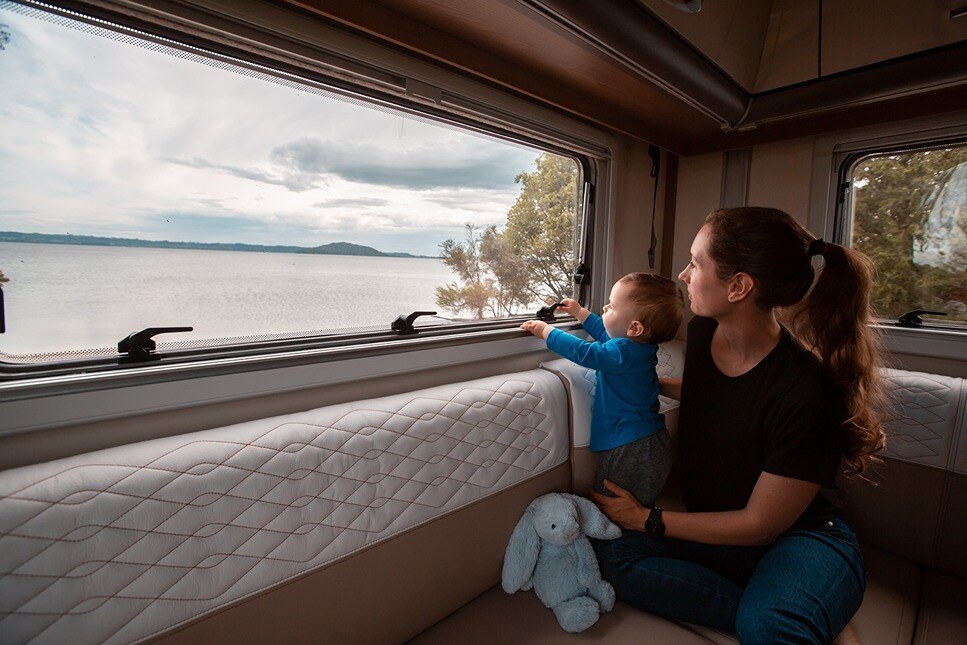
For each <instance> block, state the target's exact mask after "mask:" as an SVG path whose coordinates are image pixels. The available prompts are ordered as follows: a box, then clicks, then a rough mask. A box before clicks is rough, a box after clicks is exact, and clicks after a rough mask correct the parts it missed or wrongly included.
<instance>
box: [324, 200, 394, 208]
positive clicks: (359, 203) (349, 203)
mask: <svg viewBox="0 0 967 645" xmlns="http://www.w3.org/2000/svg"><path fill="white" fill-rule="evenodd" d="M389 204H390V201H389V200H388V199H379V198H377V197H356V198H353V197H348V198H345V199H327V200H324V201H321V202H316V203H315V204H313V205H312V206H313V208H356V207H360V208H366V207H375V206H388V205H389Z"/></svg>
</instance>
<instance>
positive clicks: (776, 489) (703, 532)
mask: <svg viewBox="0 0 967 645" xmlns="http://www.w3.org/2000/svg"><path fill="white" fill-rule="evenodd" d="M604 485H605V488H607V489H608V490H610V491H611V492H612V493H614V494H615V495H616V497H608V496H606V495H602V494H600V493H598V492H596V491H592V492H591V496H592V498H593V499H594V501H595V503H597V505H598V506H599V507H600V508H601V510H602V511H603V512H604V514H605V515H607V516H608V519H610V520H611V521H612V522H614V523H615V524H617V525H618V526H620V527H621V528H623V529H631V530H637V531H640V530H642V529H643V527H644V525H645V520H646V519H648V513H649V512H650V511H649V509H647V508H645V507H643V506H642V505H641V504H639V503H638V501H637V500H636V499H635V498H634V497H633V496H632V495H631V493H629V492H628V491H626V490H625V489H623V488H621V487H620V486H617V485H615V484H612V483H611V482H610V481H607V480H606V481H605V483H604ZM818 492H819V484H814V483H812V482H807V481H803V480H801V479H792V478H790V477H780V476H779V475H773V474H771V473H767V472H763V473H761V474H760V475H759V479H758V480H757V481H756V484H755V488H753V489H752V496H751V497H750V498H749V503H748V504H747V505H746V507H745V508H743V509H742V510H739V511H723V512H720V513H677V512H674V511H665V512H664V513H662V520H663V521H664V523H665V535H666V536H668V537H675V538H681V539H683V540H691V541H693V542H702V543H705V544H732V545H736V546H745V545H757V544H770V543H771V542H773V541H774V540H775V539H776V538H777V537H778V536H779V535H780V534H782V533H783V532H784V531H785V530H787V529H788V528H789V527H790V526H792V525H793V523H794V522H795V521H796V519H798V518H799V516H800V515H802V513H803V511H805V510H806V507H807V506H809V503H810V502H812V501H813V498H815V497H816V494H817V493H818Z"/></svg>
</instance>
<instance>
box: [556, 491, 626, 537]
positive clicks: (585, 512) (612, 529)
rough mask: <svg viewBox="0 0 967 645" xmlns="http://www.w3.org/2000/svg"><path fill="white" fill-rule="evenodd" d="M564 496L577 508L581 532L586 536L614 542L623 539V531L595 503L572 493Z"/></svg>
mask: <svg viewBox="0 0 967 645" xmlns="http://www.w3.org/2000/svg"><path fill="white" fill-rule="evenodd" d="M562 495H564V497H566V498H567V499H569V500H571V501H572V502H574V505H575V506H577V509H578V518H579V521H580V522H581V530H582V531H584V533H585V534H586V535H588V536H589V537H593V538H598V539H599V540H613V539H615V538H617V537H621V529H620V528H618V527H617V526H616V525H615V524H612V523H611V520H609V519H608V518H607V517H606V516H605V514H604V513H602V512H601V509H599V508H598V507H597V506H595V504H594V502H592V501H591V500H589V499H585V498H584V497H581V496H580V495H572V494H571V493H562Z"/></svg>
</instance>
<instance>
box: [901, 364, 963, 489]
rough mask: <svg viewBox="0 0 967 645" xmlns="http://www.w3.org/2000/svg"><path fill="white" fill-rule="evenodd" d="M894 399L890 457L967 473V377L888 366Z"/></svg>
mask: <svg viewBox="0 0 967 645" xmlns="http://www.w3.org/2000/svg"><path fill="white" fill-rule="evenodd" d="M884 376H885V377H886V379H887V381H888V383H889V387H890V394H891V397H892V399H893V405H894V408H893V414H892V415H891V417H890V418H889V419H888V420H887V423H886V428H887V445H886V450H885V451H884V453H883V454H884V456H887V457H892V458H894V459H899V460H902V461H908V462H911V463H917V464H921V465H924V466H931V467H934V468H940V469H945V470H954V471H955V472H958V473H961V474H967V430H965V426H967V421H965V416H967V414H965V411H964V406H965V404H967V393H965V390H967V381H965V380H964V379H962V378H954V377H951V376H941V375H938V374H925V373H922V372H905V371H901V370H892V369H891V370H884Z"/></svg>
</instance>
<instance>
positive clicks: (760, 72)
mask: <svg viewBox="0 0 967 645" xmlns="http://www.w3.org/2000/svg"><path fill="white" fill-rule="evenodd" d="M965 54H967V5H965V4H964V2H963V1H962V0H956V1H954V0H921V1H920V2H904V1H902V0H851V1H849V2H823V1H822V0H800V1H792V0H746V1H744V2H739V1H738V0H704V1H703V0H687V1H686V0H598V1H596V2H582V1H580V0H474V1H470V0H355V1H353V2H330V1H326V0H284V1H279V2H268V1H264V0H154V1H151V2H146V1H144V0H77V1H74V0H51V1H50V2H39V1H38V2H34V1H32V0H25V1H16V2H12V1H6V0H5V1H3V2H0V77H2V78H3V79H4V81H3V82H4V86H5V91H4V92H3V95H2V96H0V114H2V120H3V123H4V128H3V131H4V133H3V137H2V142H0V169H2V172H0V185H2V189H0V295H2V299H0V332H2V333H0V469H2V470H0V563H2V565H0V642H3V643H26V642H38V643H55V642H67V641H70V642H133V641H164V642H172V643H174V642H269V641H274V642H278V641H282V642H332V643H402V642H416V643H451V642H465V643H466V642H471V643H472V642H481V643H483V642H488V643H489V642H567V641H572V640H573V641H576V640H585V641H587V640H591V641H598V642H609V643H624V642H633V641H635V642H637V641H641V640H646V639H647V640H648V641H650V642H659V643H708V642H714V643H731V642H737V640H736V638H737V637H736V635H735V634H734V633H731V632H728V631H723V630H713V629H710V628H706V627H702V626H698V625H694V624H689V623H682V622H677V621H673V620H667V619H664V618H660V617H658V616H654V615H651V614H648V613H646V612H643V611H639V610H636V609H634V608H632V607H630V606H629V605H627V604H625V603H623V602H621V601H619V602H618V603H617V605H616V606H615V608H614V610H613V611H610V612H608V613H604V614H602V615H601V617H600V619H599V620H598V621H597V622H596V623H595V624H594V625H592V626H591V627H590V628H589V629H587V630H586V631H584V632H581V634H579V635H577V634H569V633H567V632H565V631H563V630H562V629H561V628H560V626H559V625H558V622H557V620H556V619H555V616H554V614H553V613H552V612H551V611H550V610H548V609H546V608H545V607H544V606H543V605H542V604H541V602H540V600H538V599H537V597H536V596H535V594H534V593H533V592H532V591H521V592H518V593H515V594H512V595H511V594H506V593H505V592H504V591H502V590H501V587H500V575H501V566H502V560H503V557H504V550H505V548H506V546H507V543H508V540H509V538H510V535H511V532H512V531H513V529H514V526H515V524H516V523H517V521H518V519H519V518H520V517H521V515H522V513H523V512H524V510H525V509H526V508H527V506H528V504H529V503H530V502H531V501H532V500H534V499H535V498H536V497H538V496H540V495H542V494H545V493H548V492H555V491H556V492H570V493H576V494H579V495H586V494H588V492H589V487H590V484H591V481H592V477H593V474H594V457H593V455H592V453H591V452H590V450H589V434H588V433H589V430H588V428H589V424H590V419H591V409H592V398H593V388H594V383H595V380H594V373H593V371H590V370H587V369H585V368H580V367H577V366H575V365H573V364H571V363H568V362H567V361H565V360H562V359H560V358H558V357H557V356H556V355H555V354H553V353H552V352H549V351H548V350H547V348H546V345H545V343H544V342H543V341H541V340H539V339H537V338H534V337H532V336H531V335H530V334H527V333H525V332H523V331H521V330H520V328H519V325H520V323H521V322H522V321H524V320H527V319H532V318H534V317H536V316H537V315H538V313H539V310H540V309H543V311H542V312H541V313H540V315H541V316H542V317H544V318H546V319H548V320H550V322H551V324H553V325H554V326H555V327H556V328H558V329H560V330H562V331H566V332H569V333H574V334H581V333H582V330H581V326H580V325H579V324H578V323H577V321H576V320H574V319H573V318H571V317H569V316H564V315H560V312H555V311H554V310H553V309H551V308H550V307H547V305H549V304H551V303H554V302H558V301H560V300H561V299H562V298H566V297H571V298H575V299H578V300H579V301H580V302H581V303H583V304H584V305H585V306H587V307H588V308H590V309H591V310H593V311H600V310H601V308H602V307H603V306H604V305H605V304H606V303H607V302H608V293H609V290H610V288H611V285H612V284H613V283H614V282H615V280H616V279H617V278H620V277H621V276H622V275H625V274H627V273H630V272H635V271H643V272H650V273H658V274H661V275H664V276H667V277H670V278H673V279H674V278H677V276H678V274H679V272H680V271H681V270H682V268H683V267H684V266H685V265H686V264H687V263H688V262H689V259H690V255H689V254H690V245H691V244H692V240H693V238H694V237H695V235H696V233H697V232H698V230H699V229H700V228H701V226H702V222H703V221H704V218H705V216H706V215H707V214H708V213H709V212H710V211H712V210H714V209H716V208H719V207H733V206H745V205H754V206H768V207H774V208H779V209H782V210H784V211H786V212H788V213H789V214H790V215H792V216H793V217H794V218H795V219H796V220H798V221H799V222H800V223H801V224H802V225H803V226H805V227H806V229H808V231H809V232H810V233H811V234H812V235H814V236H815V237H819V238H823V239H825V240H827V241H830V242H835V243H838V244H842V245H844V246H849V247H853V248H856V249H858V250H861V251H863V252H864V253H866V254H867V255H868V256H869V257H870V258H871V259H872V260H873V261H874V263H875V264H876V268H877V284H876V288H875V291H874V300H875V302H874V305H875V307H876V309H877V311H878V312H879V318H878V319H877V323H876V324H875V326H876V328H877V330H878V331H879V332H880V334H881V337H882V342H883V344H884V347H885V350H886V354H887V359H888V365H887V366H886V367H885V368H884V375H885V377H886V381H887V384H888V389H889V390H890V392H889V394H890V400H891V404H890V405H891V408H890V411H889V415H888V417H889V418H888V421H887V424H886V425H887V435H888V437H887V444H886V447H885V449H884V450H883V451H882V452H881V453H880V457H881V462H880V463H878V464H876V465H875V466H874V467H873V468H872V470H871V471H870V472H869V473H868V475H867V477H866V478H865V479H855V480H850V481H844V482H842V483H841V484H840V485H839V486H838V488H837V490H836V494H837V495H838V497H839V498H840V501H841V503H842V505H843V507H844V508H845V511H846V513H847V516H848V517H849V519H850V522H851V523H852V525H853V528H854V530H855V532H856V534H857V536H858V538H859V540H860V543H861V545H862V551H863V557H864V561H865V564H866V567H867V569H868V580H867V587H866V592H865V596H864V599H863V604H862V606H861V608H860V609H859V611H858V612H857V614H856V615H855V616H854V617H853V619H852V621H851V623H850V627H849V630H848V632H849V634H848V636H849V638H852V639H854V642H855V640H858V641H859V642H863V643H914V642H915V643H944V644H946V643H953V642H963V640H964V634H965V633H967V556H965V554H964V548H963V546H964V544H967V512H965V509H967V349H965V348H967V309H965V307H967V289H965V284H967V109H965V105H967V100H965V99H967V65H965V61H967V55H965ZM323 289H325V290H323ZM686 322H687V321H686ZM306 330H311V331H306ZM685 331H686V330H685V325H684V324H683V325H682V327H681V329H680V331H679V334H678V338H677V339H675V340H672V341H670V342H668V343H664V344H663V345H662V346H661V348H660V351H659V354H658V368H657V369H658V373H659V375H660V376H663V377H669V378H680V377H681V375H682V370H683V365H684V356H685V347H686V343H687V340H688V339H687V337H686V333H685ZM661 409H662V412H663V414H664V415H665V418H666V423H667V426H668V428H669V430H670V431H671V433H672V435H673V436H674V435H675V433H676V428H677V419H678V414H679V406H678V402H677V401H674V400H672V399H664V398H663V399H662V408H661ZM676 491H677V476H676V473H675V472H674V470H673V474H672V476H671V478H670V479H669V484H668V486H667V487H666V490H665V491H664V493H663V494H662V496H661V498H660V500H661V503H662V505H663V506H665V508H671V509H675V508H680V507H681V503H680V502H679V501H677V498H676V494H677V493H676ZM844 637H846V636H845V635H844Z"/></svg>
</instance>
